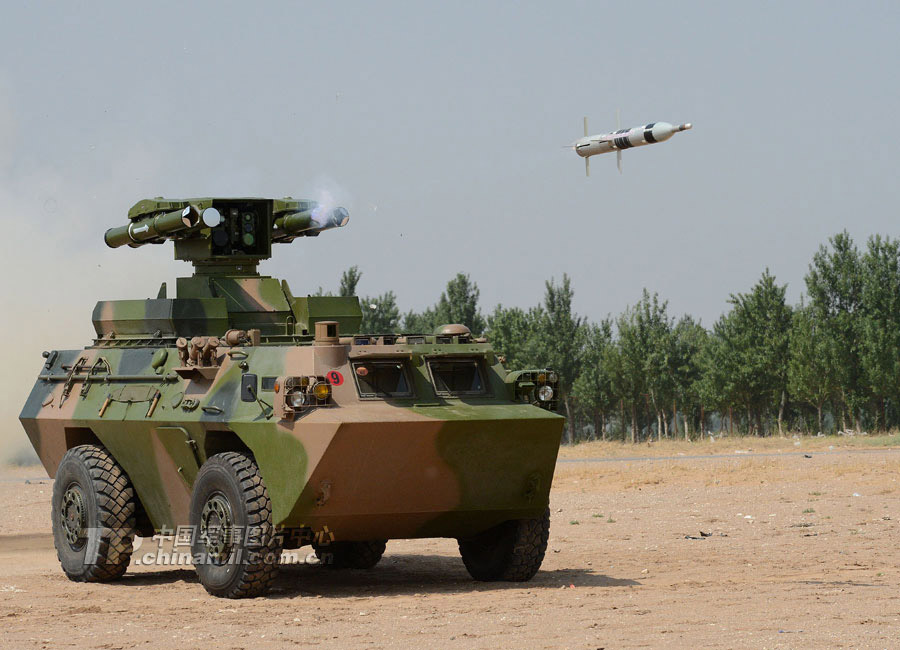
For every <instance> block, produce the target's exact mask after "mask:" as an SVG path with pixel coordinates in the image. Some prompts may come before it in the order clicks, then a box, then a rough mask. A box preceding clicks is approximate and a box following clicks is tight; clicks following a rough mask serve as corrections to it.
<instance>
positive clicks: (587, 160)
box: [584, 157, 591, 176]
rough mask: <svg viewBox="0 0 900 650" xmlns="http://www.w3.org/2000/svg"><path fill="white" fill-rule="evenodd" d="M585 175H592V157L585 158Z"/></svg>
mask: <svg viewBox="0 0 900 650" xmlns="http://www.w3.org/2000/svg"><path fill="white" fill-rule="evenodd" d="M584 175H585V176H590V175H591V159H590V158H589V157H585V159H584Z"/></svg>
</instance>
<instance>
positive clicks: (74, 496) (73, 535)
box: [52, 445, 136, 582]
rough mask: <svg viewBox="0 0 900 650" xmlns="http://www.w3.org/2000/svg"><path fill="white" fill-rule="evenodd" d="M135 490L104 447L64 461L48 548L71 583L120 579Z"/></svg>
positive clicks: (84, 448)
mask: <svg viewBox="0 0 900 650" xmlns="http://www.w3.org/2000/svg"><path fill="white" fill-rule="evenodd" d="M135 503H136V500H135V495H134V487H132V485H131V481H130V480H129V479H128V476H127V475H126V474H125V472H124V471H123V470H122V468H121V467H120V466H119V464H118V463H117V462H116V461H115V459H114V458H113V457H112V455H110V453H109V452H108V451H107V450H106V449H105V448H103V447H99V446H97V445H79V446H78V447H72V449H70V450H69V451H67V452H66V455H65V456H63V459H62V461H61V462H60V464H59V468H58V469H57V470H56V477H55V480H54V481H53V504H52V517H53V545H54V546H55V547H56V555H57V557H58V558H59V563H60V564H61V565H62V568H63V571H64V572H65V574H66V575H67V576H68V577H69V579H70V580H75V581H76V582H106V581H109V580H115V579H116V578H120V577H121V576H122V574H123V573H125V570H126V569H127V568H128V563H129V562H130V561H131V550H132V543H133V541H134V532H135V531H134V513H135V507H136V506H135Z"/></svg>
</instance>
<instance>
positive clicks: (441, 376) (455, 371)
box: [428, 359, 487, 395]
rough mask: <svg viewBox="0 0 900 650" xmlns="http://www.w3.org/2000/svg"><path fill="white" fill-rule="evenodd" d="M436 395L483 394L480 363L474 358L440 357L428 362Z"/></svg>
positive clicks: (484, 388)
mask: <svg viewBox="0 0 900 650" xmlns="http://www.w3.org/2000/svg"><path fill="white" fill-rule="evenodd" d="M428 370H429V371H430V372H431V379H432V381H433V382H434V390H435V392H436V393H437V394H438V395H484V394H485V393H486V392H487V388H486V386H485V383H484V378H483V377H482V374H481V364H480V363H479V362H478V361H476V360H475V359H440V360H437V359H435V360H432V361H429V362H428Z"/></svg>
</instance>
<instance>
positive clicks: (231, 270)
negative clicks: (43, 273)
mask: <svg viewBox="0 0 900 650" xmlns="http://www.w3.org/2000/svg"><path fill="white" fill-rule="evenodd" d="M349 220H350V214H349V212H348V211H347V210H346V209H345V208H341V207H337V208H325V207H324V206H322V205H320V204H318V203H317V202H316V201H311V200H304V199H293V198H290V197H288V198H284V199H263V198H216V197H206V198H193V199H163V198H155V199H144V200H142V201H138V202H137V203H136V204H135V205H134V206H133V207H132V208H131V210H129V211H128V223H127V224H125V225H122V226H119V227H116V228H111V229H109V230H107V231H106V234H105V235H104V241H105V242H106V244H107V246H110V247H111V248H119V247H122V246H129V247H131V248H138V247H141V246H144V245H147V244H162V243H164V242H166V241H172V242H173V243H174V246H175V258H176V259H179V260H184V261H188V262H191V263H192V264H193V266H194V274H193V276H191V277H188V278H178V280H177V283H176V290H177V291H176V297H175V298H169V297H168V295H167V294H168V291H167V287H166V285H165V284H163V286H162V288H161V289H160V291H159V294H158V296H157V298H156V299H150V300H114V301H108V300H107V301H100V302H98V303H97V306H96V307H95V309H94V317H93V321H94V329H95V331H96V333H97V338H98V341H105V342H106V343H107V344H117V343H118V342H120V341H122V340H123V339H125V340H132V341H133V340H134V339H148V338H149V339H154V338H155V339H171V338H182V337H184V338H191V337H194V336H215V335H221V334H222V333H223V332H225V331H226V330H228V329H240V330H248V331H249V330H258V331H259V332H260V335H261V337H262V340H263V341H264V342H265V341H270V342H285V341H289V340H291V339H294V338H300V339H310V338H312V336H313V333H314V331H315V323H316V322H319V321H325V320H328V321H337V322H338V323H339V324H340V327H341V331H342V332H344V333H347V334H352V333H354V332H356V331H357V330H358V328H359V324H360V321H361V320H362V312H361V311H360V307H359V301H358V300H357V298H355V297H333V296H305V297H304V296H301V297H294V295H293V294H292V293H291V291H290V288H289V287H288V285H287V283H285V282H279V281H278V280H276V279H275V278H271V277H267V276H263V275H260V274H259V273H258V271H257V267H258V265H259V262H261V261H262V260H265V259H268V258H270V257H271V256H272V244H273V243H279V244H280V243H290V242H292V241H294V240H295V239H297V238H298V237H316V236H318V235H319V234H320V233H321V232H324V231H325V230H330V229H333V228H341V227H343V226H345V225H347V223H348V222H349Z"/></svg>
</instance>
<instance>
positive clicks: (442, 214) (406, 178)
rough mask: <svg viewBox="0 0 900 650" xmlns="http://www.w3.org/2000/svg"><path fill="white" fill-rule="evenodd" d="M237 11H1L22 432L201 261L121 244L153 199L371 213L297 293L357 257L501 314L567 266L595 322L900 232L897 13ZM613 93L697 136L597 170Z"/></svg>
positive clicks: (557, 6) (529, 8) (795, 275)
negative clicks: (87, 361) (43, 380)
mask: <svg viewBox="0 0 900 650" xmlns="http://www.w3.org/2000/svg"><path fill="white" fill-rule="evenodd" d="M240 7H241V6H240V5H235V6H232V7H227V8H223V5H221V4H219V3H190V4H176V3H154V4H153V5H152V6H150V5H147V6H140V7H136V6H131V5H115V4H112V5H105V6H103V7H102V9H93V8H84V7H74V6H71V5H49V4H42V3H32V4H27V5H21V6H19V5H16V6H9V7H7V8H6V9H5V11H4V21H3V23H2V24H0V37H2V39H0V43H2V44H0V51H2V53H3V55H4V56H3V57H2V59H0V60H2V63H0V205H2V223H3V226H4V228H5V238H4V239H5V242H6V246H5V254H4V255H3V260H2V265H3V266H2V269H3V272H4V275H5V276H6V277H7V278H8V281H7V282H6V283H4V288H3V295H2V298H3V304H4V305H5V307H6V309H5V312H6V314H7V315H8V319H7V325H6V326H5V334H6V337H5V338H6V340H7V342H8V343H11V344H12V345H13V346H14V347H13V349H12V351H8V352H7V364H8V370H7V373H6V374H5V375H4V377H3V379H2V386H3V388H4V389H5V394H6V400H5V402H4V406H3V409H2V412H0V418H2V421H3V422H4V423H5V424H6V426H5V427H3V431H4V433H3V434H0V448H7V449H12V448H15V447H18V446H21V445H22V444H24V434H22V432H21V427H20V426H19V424H18V423H17V422H16V421H15V417H16V416H17V414H18V412H19V410H20V408H21V405H22V403H23V402H24V399H25V397H26V395H27V393H28V391H29V390H30V388H31V385H32V383H33V381H34V376H35V374H36V372H37V369H38V367H39V364H40V352H41V351H42V350H44V349H49V348H65V347H80V346H84V345H86V344H88V343H89V342H90V338H91V335H92V331H93V330H92V327H91V323H90V314H91V310H92V308H93V305H94V303H95V302H96V301H97V300H98V299H117V298H143V297H153V296H155V295H156V292H157V289H158V287H159V284H160V283H161V282H163V281H168V282H169V283H170V286H171V282H172V280H173V279H174V278H175V277H178V276H183V275H187V274H189V272H190V266H189V265H187V264H184V263H182V262H175V261H174V260H173V259H172V250H171V247H170V246H159V247H144V248H141V249H138V250H131V249H124V250H123V249H119V250H110V249H107V248H106V247H105V246H104V244H103V241H102V234H103V232H104V231H105V230H106V229H107V228H109V227H112V226H116V225H120V224H122V223H124V222H125V220H126V214H127V210H128V208H129V207H130V206H131V205H132V204H134V203H135V202H136V201H137V200H139V199H141V198H144V197H150V196H160V195H162V196H172V197H180V196H204V195H231V196H239V195H257V196H285V195H292V196H295V197H311V198H318V197H320V196H323V195H325V194H326V193H327V194H330V195H331V196H333V197H334V198H335V199H336V200H338V201H339V202H340V203H342V204H344V205H346V207H347V208H349V209H350V213H351V221H350V225H349V226H348V227H347V228H345V229H343V230H340V231H334V232H329V233H325V234H323V235H322V236H321V237H319V238H316V239H311V240H309V241H298V242H295V243H294V244H292V245H291V246H281V247H279V248H278V249H276V255H277V257H276V259H274V260H272V261H271V262H268V263H266V264H265V265H263V267H262V270H263V271H264V272H265V273H267V274H270V275H274V276H276V277H279V278H284V279H286V280H288V281H289V282H290V284H291V287H292V289H293V290H294V292H295V293H297V294H301V293H305V292H313V291H315V290H316V288H317V287H319V286H323V287H325V288H326V289H333V288H336V287H337V285H338V281H339V278H340V274H341V272H342V271H343V270H344V269H346V268H347V267H348V266H350V265H352V264H356V265H358V266H359V268H360V269H361V270H362V272H363V278H362V282H361V283H360V286H359V292H360V293H361V294H364V295H374V294H380V293H382V292H383V291H386V290H393V291H395V292H396V294H397V297H398V302H399V305H400V308H401V309H402V310H403V311H406V310H409V309H416V310H420V309H423V308H424V307H426V306H428V305H430V304H433V303H434V302H435V300H436V299H437V297H438V296H439V294H440V292H441V291H442V290H443V288H444V285H445V284H446V282H447V280H449V279H450V278H451V277H452V276H453V275H454V274H455V273H457V272H459V271H462V272H466V273H469V274H470V276H471V277H472V279H473V280H475V281H476V282H477V283H478V286H479V288H480V290H481V305H482V310H483V311H484V312H489V311H490V310H492V309H493V307H494V306H495V305H496V304H497V303H503V304H504V305H507V306H509V305H518V306H522V307H528V306H531V305H534V304H536V303H537V302H538V301H540V299H541V297H542V294H543V283H544V281H545V280H547V279H549V278H551V277H555V278H556V279H559V278H561V276H562V275H563V274H564V273H567V274H568V275H569V276H571V278H572V283H573V286H574V289H575V308H576V310H577V311H578V312H579V313H581V314H583V315H585V316H587V317H589V318H591V319H593V320H597V319H600V318H602V317H604V316H605V315H607V314H617V313H619V312H621V311H622V310H623V309H624V308H625V307H627V306H628V305H630V304H633V303H635V302H636V301H637V300H638V299H639V298H640V294H641V290H642V289H643V288H647V289H648V290H649V291H651V292H654V291H655V292H658V293H659V295H660V296H661V297H662V298H663V299H665V300H668V301H669V306H670V312H671V313H672V314H673V315H674V316H679V315H681V314H684V313H690V314H692V315H694V316H696V317H698V318H701V319H702V322H703V323H704V324H705V325H706V326H707V327H709V326H711V325H712V323H713V322H714V321H715V319H716V318H717V317H718V316H719V315H720V314H721V313H722V312H723V311H725V310H726V309H727V304H726V301H727V299H728V296H729V294H731V293H735V292H743V291H747V290H748V289H749V288H750V287H751V286H752V285H753V283H754V282H756V280H757V279H758V278H759V276H760V275H761V273H762V272H763V270H764V269H765V268H767V267H768V268H769V269H770V270H771V272H772V273H773V274H774V275H775V277H776V279H777V280H778V282H779V283H781V284H785V283H786V284H788V297H789V299H790V300H791V302H796V301H798V300H799V298H800V295H801V292H802V290H803V276H804V274H805V273H806V270H807V265H808V264H809V261H810V259H811V257H812V255H813V253H814V252H815V250H816V249H817V248H818V246H819V245H820V244H822V243H825V242H826V240H827V239H828V237H830V236H831V235H833V234H835V233H836V232H840V231H841V230H844V229H847V230H848V231H849V232H850V234H851V235H852V236H853V237H854V239H855V240H856V241H857V243H858V244H859V245H864V244H865V240H866V239H867V238H868V237H869V236H871V235H873V234H876V233H881V234H884V235H890V236H895V235H896V234H897V230H898V229H897V227H896V225H895V221H894V219H892V216H893V215H892V214H891V212H890V211H891V209H893V208H894V206H895V205H896V204H897V199H898V193H900V192H898V185H897V183H896V181H895V179H894V172H893V171H892V170H893V169H895V167H896V164H895V161H894V156H895V155H896V152H897V151H898V149H900V146H898V145H900V134H898V132H897V129H895V128H894V127H893V122H894V120H895V116H896V115H897V112H898V111H897V108H898V104H900V101H898V97H900V89H898V87H897V84H896V83H892V82H891V81H890V80H891V79H893V77H894V75H893V74H892V73H891V72H890V66H891V65H892V63H891V62H892V61H897V60H898V54H900V44H898V41H897V38H896V33H897V30H898V26H900V20H898V18H900V6H898V5H896V4H895V3H888V2H883V3H874V2H873V3H867V4H866V5H865V9H866V10H865V11H860V10H859V9H858V8H853V7H850V6H848V5H846V4H844V3H840V4H839V3H834V2H833V3H822V2H815V3H813V2H796V3H790V4H787V5H785V4H780V3H762V4H755V5H743V6H741V7H740V8H739V9H738V8H737V6H736V5H732V4H719V3H692V2H688V3H678V4H677V5H675V4H671V3H662V2H648V3H630V4H627V5H619V4H612V3H603V4H601V3H579V2H569V3H553V4H544V3H524V4H520V3H517V4H512V3H473V2H463V3H454V4H453V5H431V4H426V5H423V4H419V3H411V2H410V3H373V4H367V3H345V4H337V3H336V4H330V5H320V4H312V3H309V4H305V5H303V6H298V5H295V4H277V5H276V4H267V5H262V6H258V7H253V8H252V9H246V10H242V9H240ZM617 109H619V110H620V111H621V119H622V125H623V126H635V125H638V124H643V123H646V122H650V121H668V122H673V123H681V122H687V121H689V122H692V123H693V124H694V128H693V130H691V131H689V132H687V133H684V134H679V135H677V136H675V137H674V138H672V139H671V140H670V141H669V142H667V143H663V144H659V145H656V146H652V147H645V148H643V149H639V150H630V151H626V152H624V174H622V175H620V174H619V173H618V172H617V171H616V164H615V157H614V156H599V157H595V158H593V159H592V162H591V174H592V175H591V177H590V178H585V175H584V164H583V161H582V160H581V159H580V158H578V157H577V156H576V155H575V154H574V153H573V152H572V151H571V150H569V149H566V148H564V146H565V145H567V144H569V143H571V142H572V141H573V140H575V139H576V138H578V137H579V136H580V135H581V134H582V116H584V115H587V116H588V117H589V119H590V124H591V132H592V133H597V132H603V131H607V130H611V129H613V128H614V127H615V114H616V110H617ZM2 455H3V454H2V451H0V456H2Z"/></svg>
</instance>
